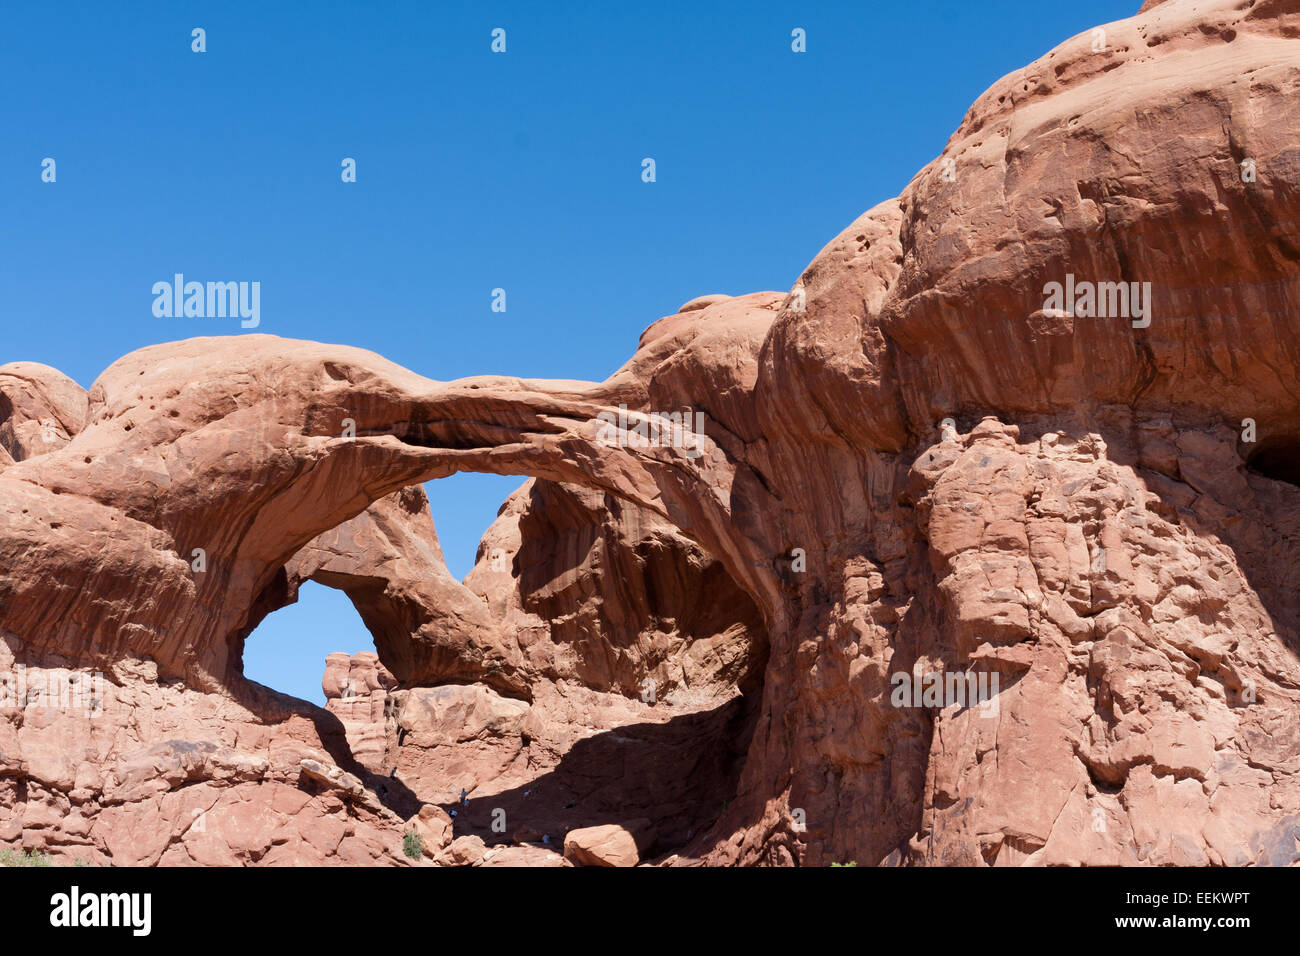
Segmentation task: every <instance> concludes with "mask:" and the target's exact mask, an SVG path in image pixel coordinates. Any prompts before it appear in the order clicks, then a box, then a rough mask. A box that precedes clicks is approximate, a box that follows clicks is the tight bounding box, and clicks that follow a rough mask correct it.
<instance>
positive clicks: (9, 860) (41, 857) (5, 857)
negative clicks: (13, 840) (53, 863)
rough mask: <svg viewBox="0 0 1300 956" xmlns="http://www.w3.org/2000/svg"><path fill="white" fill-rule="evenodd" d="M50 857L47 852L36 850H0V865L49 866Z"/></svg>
mask: <svg viewBox="0 0 1300 956" xmlns="http://www.w3.org/2000/svg"><path fill="white" fill-rule="evenodd" d="M49 865H50V857H49V855H48V854H45V853H40V852H38V851H36V850H27V851H25V852H23V853H18V852H15V851H14V850H0V866H49Z"/></svg>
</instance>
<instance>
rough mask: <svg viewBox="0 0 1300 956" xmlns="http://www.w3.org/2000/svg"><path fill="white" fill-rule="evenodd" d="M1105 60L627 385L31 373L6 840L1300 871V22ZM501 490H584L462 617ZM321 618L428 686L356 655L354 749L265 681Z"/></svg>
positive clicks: (224, 851) (3, 564)
mask: <svg viewBox="0 0 1300 956" xmlns="http://www.w3.org/2000/svg"><path fill="white" fill-rule="evenodd" d="M1104 37H1105V43H1104V46H1101V47H1097V48H1095V47H1096V36H1095V34H1093V33H1089V34H1084V35H1081V36H1079V37H1075V38H1073V39H1071V40H1068V41H1066V42H1065V43H1064V44H1062V45H1061V46H1059V47H1057V48H1056V49H1055V50H1053V51H1051V52H1049V53H1048V54H1047V55H1046V56H1044V57H1042V58H1041V59H1039V60H1038V61H1036V62H1035V63H1033V64H1031V65H1030V66H1028V67H1026V68H1025V69H1023V70H1020V71H1016V72H1015V73H1013V74H1010V75H1008V76H1007V77H1004V78H1003V79H1001V80H999V81H998V82H997V83H996V84H994V86H993V87H991V88H990V90H989V91H988V92H986V93H985V94H984V95H983V96H982V97H980V99H979V100H977V101H976V103H975V104H974V105H973V106H972V107H971V110H970V112H969V113H968V114H967V116H966V117H965V119H964V120H963V122H962V124H961V126H960V128H959V129H958V130H957V132H956V133H955V134H954V135H953V137H952V139H951V140H950V141H949V143H948V145H947V147H946V148H945V151H944V154H943V155H942V156H940V157H938V158H937V159H936V160H935V162H934V163H932V164H931V165H930V166H927V167H926V168H925V169H923V170H922V171H921V172H920V173H918V174H917V176H916V177H915V178H914V179H913V180H912V182H911V183H910V184H909V185H908V186H907V188H906V189H905V190H904V191H903V193H902V194H901V195H900V196H899V197H898V198H897V199H896V200H890V201H889V202H886V203H882V204H881V205H879V206H877V207H876V208H874V209H872V210H869V211H867V212H866V213H864V214H863V215H862V216H861V217H859V219H858V220H857V221H855V222H854V223H852V224H851V225H850V226H849V227H848V228H847V229H846V230H845V231H844V232H843V233H841V234H840V235H839V236H838V237H836V238H835V239H833V240H832V241H831V242H830V243H829V244H828V245H827V246H826V247H825V248H824V249H823V250H822V251H821V252H820V253H819V254H818V255H817V256H816V257H815V258H814V259H813V261H812V263H811V264H810V265H809V266H808V268H807V269H806V270H805V271H804V272H803V273H802V275H801V276H800V277H799V280H798V282H797V283H796V285H795V287H794V289H793V290H792V291H791V292H790V293H789V294H782V293H772V292H766V293H754V294H751V295H746V296H738V297H730V296H724V295H708V296H703V297H700V298H698V299H695V300H692V301H691V302H689V303H687V304H686V305H684V306H682V309H681V310H680V311H679V312H678V313H676V314H675V315H672V316H668V317H666V318H664V319H661V320H660V321H659V322H656V323H655V324H653V325H651V326H650V327H649V328H648V329H647V330H646V331H645V333H643V335H642V337H641V340H640V343H639V344H638V347H637V350H636V352H635V354H634V355H633V357H632V358H631V359H630V360H629V362H628V363H627V364H626V365H625V366H624V367H623V368H622V369H620V370H619V371H618V372H616V373H615V374H614V375H613V376H611V377H610V378H609V379H607V380H606V381H605V382H602V383H584V382H569V381H555V382H539V381H524V380H517V379H509V378H501V377H489V378H478V379H470V380H462V381H458V382H451V383H439V382H433V381H430V380H427V379H424V378H421V377H419V376H417V375H414V374H413V373H411V372H409V371H407V370H405V369H403V368H401V367H399V366H396V365H394V364H392V363H390V362H387V361H385V360H384V359H382V358H380V357H379V356H376V355H373V354H371V353H367V352H363V351H361V350H358V349H351V348H346V347H342V346H330V345H321V344H317V343H310V342H297V341H288V340H282V339H277V338H274V337H270V336H263V335H248V336H241V337H239V338H238V339H235V338H215V339H195V340H189V341H186V342H177V343H171V344H167V345H161V346H154V347H151V348H147V349H143V350H141V351H139V352H135V353H132V354H130V355H128V356H126V357H124V358H122V359H121V360H119V361H118V362H116V363H115V364H114V365H113V366H111V367H110V368H109V369H108V370H107V371H105V372H104V374H103V375H102V376H101V377H100V379H99V380H98V381H97V382H96V383H95V384H94V386H93V387H92V388H91V390H90V392H89V394H88V395H86V394H83V393H81V392H80V390H79V389H77V388H76V387H75V385H72V384H71V383H70V382H68V381H67V380H66V379H65V378H64V377H62V376H60V375H59V374H58V373H56V372H54V371H53V370H52V369H47V368H45V367H43V366H34V365H31V364H28V363H18V364H15V365H9V366H4V367H3V368H0V446H3V448H4V455H2V456H0V492H2V493H3V495H4V498H5V500H6V502H7V503H8V507H7V509H6V511H5V512H4V514H3V515H0V637H3V642H2V643H0V671H3V672H5V673H6V674H8V675H9V679H10V682H11V683H13V682H15V681H16V678H17V676H21V677H22V678H23V680H24V681H25V682H26V683H25V685H24V690H23V693H22V694H20V695H15V694H10V696H9V698H8V699H7V702H6V703H5V705H4V707H0V841H3V842H5V843H12V844H21V845H23V846H24V847H27V848H35V847H45V848H49V849H52V850H53V851H54V852H55V853H56V854H59V855H63V856H75V855H84V856H87V857H90V858H92V859H94V860H95V861H97V862H102V861H112V862H114V863H171V862H182V863H184V862H195V863H294V862H343V863H346V862H387V863H398V864H404V863H409V862H412V861H411V860H409V859H408V858H407V857H405V856H403V854H402V835H403V833H404V831H406V829H407V828H408V827H410V828H417V829H418V828H421V827H423V828H425V829H427V830H428V831H429V832H430V833H433V832H434V831H436V837H437V838H436V839H435V840H432V841H431V844H430V847H432V844H433V843H437V844H439V845H438V847H437V849H436V851H435V852H434V853H432V854H430V855H429V856H428V857H427V859H430V860H431V861H432V862H434V863H438V864H442V865H503V864H510V863H514V864H524V865H534V864H536V865H562V864H563V862H564V861H563V859H562V858H561V857H560V853H559V851H560V850H561V849H563V850H564V851H565V855H566V856H568V857H569V858H570V860H571V861H573V860H575V859H577V858H578V857H581V859H577V861H578V862H583V863H589V862H593V861H594V862H602V861H604V862H608V861H609V860H618V861H620V862H628V861H631V862H636V861H638V860H648V861H658V862H664V863H670V864H698V863H701V862H704V863H711V864H764V863H766V864H780V865H789V864H802V865H824V864H827V863H830V862H833V861H838V862H843V861H847V860H850V859H851V860H856V861H858V862H859V863H861V864H891V865H892V864H901V865H927V864H928V865H947V864H970V865H1015V864H1034V865H1038V864H1062V863H1083V864H1116V863H1118V864H1216V865H1218V864H1222V865H1242V864H1249V863H1254V864H1271V865H1289V864H1292V863H1294V862H1296V861H1297V859H1300V849H1297V833H1300V756H1297V754H1298V753H1300V731H1297V727H1300V719H1298V718H1300V661H1298V660H1297V654H1298V653H1300V597H1298V596H1297V595H1300V587H1298V585H1300V554H1298V553H1297V550H1296V549H1297V545H1296V542H1297V541H1300V398H1297V396H1296V392H1295V388H1294V382H1295V381H1296V380H1297V379H1298V378H1300V349H1298V348H1297V346H1296V343H1297V341H1298V340H1300V336H1298V335H1297V332H1298V331H1300V318H1298V317H1300V231H1298V230H1300V227H1298V226H1297V223H1300V150H1297V148H1296V146H1295V145H1294V144H1295V141H1296V131H1297V130H1298V129H1300V96H1297V92H1298V87H1300V44H1297V43H1296V42H1295V40H1296V39H1297V38H1298V37H1300V6H1297V5H1296V4H1295V3H1294V2H1291V0H1276V2H1256V3H1239V2H1237V0H1233V2H1231V3H1229V2H1224V0H1212V2H1201V0H1198V2H1195V3H1192V2H1191V0H1166V2H1163V3H1159V4H1147V5H1146V6H1145V7H1144V8H1143V11H1142V12H1141V13H1139V14H1138V15H1137V16H1135V17H1133V18H1131V19H1128V20H1124V21H1120V22H1117V23H1113V24H1107V25H1106V26H1105V28H1104ZM1119 283H1124V284H1125V285H1124V287H1123V292H1121V289H1120V286H1119V285H1118V284H1119ZM1131 283H1136V284H1137V285H1136V286H1133V285H1129V284H1131ZM1146 283H1149V286H1148V285H1146ZM1054 288H1055V292H1053V291H1052V290H1053V289H1054ZM1066 290H1068V294H1067V291H1066ZM1076 293H1077V294H1076ZM1103 302H1104V303H1105V306H1104V309H1105V311H1104V313H1103V312H1102V303H1103ZM683 411H685V412H686V415H685V416H684V417H683V415H682V413H683ZM672 416H675V417H672ZM701 416H702V417H701ZM346 419H350V420H351V422H352V423H353V424H354V425H355V434H353V433H352V431H351V430H350V429H348V428H345V425H344V421H345V420H346ZM464 470H469V471H486V472H496V473H501V474H527V475H531V476H533V477H534V479H535V480H534V481H533V482H532V483H530V484H529V485H528V486H527V487H525V488H524V489H521V490H520V492H518V493H517V494H516V495H514V496H513V497H512V498H511V499H510V500H509V501H507V502H506V504H505V505H504V506H503V509H502V512H501V515H500V517H499V519H498V521H497V523H496V524H495V525H494V526H493V527H492V528H491V529H490V530H489V532H488V534H487V535H486V536H485V538H484V542H483V546H482V548H481V550H480V555H479V562H478V564H477V566H476V567H475V569H474V571H473V572H472V573H471V574H470V575H469V576H468V577H467V579H466V581H465V582H464V583H461V582H457V581H455V580H454V579H452V578H451V576H450V575H449V574H448V573H447V572H446V568H445V565H444V564H443V562H442V559H441V553H440V551H439V550H438V548H437V539H436V535H435V533H434V530H433V525H432V521H431V520H430V519H429V517H428V513H427V504H426V503H425V502H424V499H423V495H422V493H421V492H420V491H419V489H418V487H413V486H416V485H418V483H419V482H423V481H426V480H430V479H433V478H438V477H443V476H446V475H448V474H451V473H452V472H455V471H464ZM307 579H313V580H318V581H320V582H321V583H324V584H327V585H330V586H333V587H338V588H341V589H342V590H344V591H345V592H347V593H348V595H349V596H350V597H351V598H352V600H353V601H354V603H355V604H356V605H357V607H358V609H359V611H360V613H361V615H362V617H363V620H365V622H366V624H367V626H368V627H369V629H370V630H371V633H372V634H373V635H374V638H375V645H376V648H377V650H378V660H382V661H383V668H386V669H387V670H386V671H385V670H384V669H383V668H381V666H380V665H379V663H378V660H371V659H369V658H366V659H363V660H361V661H358V660H357V659H356V658H351V659H348V660H347V661H346V662H345V661H344V660H343V659H342V658H341V657H334V658H332V659H331V660H330V661H329V662H328V665H327V672H326V677H325V687H326V692H327V695H328V696H329V697H330V707H329V709H328V710H322V709H320V708H315V707H312V706H311V705H309V704H306V703H304V702H301V701H293V700H290V699H288V698H285V697H283V696H281V695H278V694H275V693H273V692H271V691H268V690H267V689H266V688H262V687H260V686H259V685H255V684H252V683H250V682H248V681H247V680H246V679H245V678H244V677H243V675H242V667H241V657H242V647H243V641H244V639H245V638H246V637H247V636H248V634H249V633H250V632H251V631H252V630H253V628H254V627H256V625H257V623H258V622H259V621H260V620H261V619H262V618H263V617H264V616H265V615H266V614H267V613H269V612H270V611H272V610H274V609H275V608H277V607H280V606H283V605H284V604H285V603H288V602H290V601H292V600H294V599H295V598H296V593H297V587H298V586H299V585H300V584H301V582H302V581H304V580H307ZM385 674H391V680H390V679H389V678H388V677H385V676H384V675H385ZM98 675H102V677H101V676H98ZM345 682H347V683H346V684H345ZM353 682H357V683H358V684H364V686H365V688H366V691H367V692H366V694H365V695H364V697H365V700H364V702H363V701H362V696H363V695H361V694H360V692H359V690H358V693H357V695H356V696H355V697H351V696H350V697H347V698H346V699H345V697H344V692H345V690H346V689H348V688H352V687H353ZM70 688H78V689H83V688H84V690H79V693H80V696H79V697H78V701H79V703H77V704H75V705H74V704H72V703H70V702H66V701H64V700H62V699H61V697H60V695H61V694H63V693H64V692H69V693H70V692H71V691H70V690H69V689H70ZM434 810H438V811H440V812H445V813H446V819H447V820H449V821H450V832H449V833H448V832H446V830H447V828H445V827H441V826H435V823H438V822H440V821H441V818H440V817H437V816H436V814H434V812H433V811H434ZM453 811H454V812H455V815H454V816H453V815H452V812H453ZM199 819H202V820H203V821H204V825H203V827H202V828H200V829H196V823H195V821H197V820H199ZM634 824H635V825H634ZM593 828H594V829H595V830H596V831H597V832H596V833H595V834H593V833H592V832H591V831H592V830H593ZM633 830H635V834H636V837H635V839H634V840H633V843H634V844H636V845H635V847H634V849H633V850H629V849H628V847H627V845H626V844H627V841H626V840H625V839H623V837H624V836H627V835H628V834H629V833H631V832H632V831H633ZM421 832H423V831H421ZM539 834H540V839H539V838H538V835H539ZM620 834H622V835H621V836H620ZM448 838H449V839H448ZM570 838H571V839H570ZM512 842H513V843H514V844H516V845H513V846H507V845H506V844H508V843H512ZM489 844H491V845H489ZM570 846H572V847H573V848H574V849H573V850H572V852H570V850H569V847H570ZM584 854H585V855H584Z"/></svg>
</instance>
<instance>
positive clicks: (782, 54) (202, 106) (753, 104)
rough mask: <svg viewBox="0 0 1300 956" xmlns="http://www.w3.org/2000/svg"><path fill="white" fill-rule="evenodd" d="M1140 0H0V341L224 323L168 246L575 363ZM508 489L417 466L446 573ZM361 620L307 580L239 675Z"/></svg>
mask: <svg viewBox="0 0 1300 956" xmlns="http://www.w3.org/2000/svg"><path fill="white" fill-rule="evenodd" d="M1138 6H1139V3H1138V0H1125V2H1110V0H1107V2H1089V3H1084V4H1043V3H1041V2H1030V0H989V2H984V3H978V4H976V3H969V2H963V3H927V2H922V0H918V2H913V3H907V4H897V3H889V4H886V3H862V2H857V3H849V2H843V3H841V2H833V3H820V4H809V3H761V4H756V3H753V2H708V0H690V2H655V3H608V2H606V3H598V2H589V3H537V2H531V3H492V2H484V0H478V2H469V3H438V2H428V0H425V2H418V3H416V2H411V3H395V2H374V0H371V2H366V3H361V2H355V3H338V2H335V3H329V2H321V3H316V4H311V5H308V4H281V3H266V2H242V0H223V2H221V3H161V2H159V3H140V2H132V0H120V2H115V3H112V4H105V3H84V4H61V3H42V4H21V5H19V4H8V5H6V8H5V9H4V11H3V16H2V18H0V89H3V90H4V91H5V94H4V97H3V106H2V107H0V122H2V123H3V128H4V142H3V146H0V308H3V317H4V330H5V334H4V337H3V340H2V342H3V348H2V349H0V362H5V361H14V360H19V359H24V360H30V361H38V362H45V363H47V364H49V365H53V366H55V367H57V368H60V369H62V370H63V371H64V372H66V373H67V374H69V375H71V376H72V377H73V378H75V379H76V380H77V381H79V382H81V383H82V384H83V385H86V386H89V385H90V384H91V382H92V381H93V380H94V379H95V377H96V376H97V375H98V374H99V373H100V372H101V371H102V370H103V369H104V368H105V367H106V366H107V365H109V364H110V363H111V362H113V361H114V360H115V359H117V358H118V357H120V356H121V355H124V354H125V353H127V352H129V351H131V350H133V349H136V348H140V347H142V346H145V345H150V344H153V343H156V342H164V341H170V340H173V339H180V338H186V337H189V336H193V335H225V334H231V335H237V334H240V332H241V329H240V326H239V322H238V320H237V319H210V318H156V317H155V316H154V315H153V311H152V303H153V295H152V294H151V291H150V290H151V287H152V285H153V283H155V282H157V281H160V280H170V278H171V276H172V275H173V274H174V273H176V272H183V273H184V274H185V275H186V276H187V277H188V278H191V279H198V280H200V281H206V280H214V281H226V280H237V281H240V280H242V281H258V282H260V283H261V325H260V327H259V328H258V329H257V331H259V332H269V333H273V334H277V335H284V336H290V337H295V338H307V339H316V340H320V341H327V342H342V343H347V344H349V345H357V346H361V347H364V348H369V349H373V350H374V351H376V352H379V353H381V354H383V355H385V356H387V357H388V358H391V359H393V360H395V361H397V362H400V363H401V364H403V365H406V366H408V367H409V368H411V369H414V370H415V371H417V372H420V373H421V374H424V375H427V376H430V377H432V378H437V379H452V378H457V377H460V376H463V375H473V374H484V373H500V374H510V375H523V376H530V377H552V376H553V377H561V378H585V379H597V380H598V379H603V378H604V377H605V376H606V375H608V374H609V373H610V372H611V371H613V370H614V369H615V368H617V367H618V366H619V365H620V364H622V362H623V361H624V360H626V358H627V357H628V356H629V355H630V354H631V352H632V350H633V349H634V348H635V345H636V341H637V337H638V335H639V334H640V333H641V331H642V330H643V329H644V328H645V327H646V326H647V325H649V324H650V323H652V322H654V321H655V320H656V319H658V318H659V317H660V316H663V315H665V314H670V313H672V312H673V311H675V310H676V307H677V306H678V305H679V304H681V303H683V302H685V301H686V300H688V299H690V298H693V297H695V296H697V295H701V294H703V293H706V292H727V293H732V294H739V293H744V292H751V291H756V290H759V289H778V290H784V289H788V288H789V287H790V286H791V285H793V283H794V281H795V279H796V278H797V277H798V275H799V272H800V271H801V270H802V268H803V267H804V266H805V265H806V264H807V263H808V261H809V260H810V259H811V258H812V257H813V256H814V255H815V254H816V252H817V251H818V250H819V249H820V248H821V246H822V245H823V244H825V242H827V241H828V240H829V239H830V238H831V237H833V236H834V235H835V234H836V233H838V232H839V231H840V230H841V229H842V228H843V227H844V226H846V225H847V224H848V223H849V222H851V221H852V220H853V219H854V218H855V217H856V216H857V215H858V214H859V213H860V212H862V211H863V210H865V209H867V208H869V207H871V206H873V205H875V204H876V203H877V202H880V201H881V200H883V199H887V198H889V197H891V196H894V195H896V194H897V193H898V192H899V191H900V190H901V189H902V188H903V186H905V185H906V183H907V182H908V180H909V179H910V178H911V176H912V175H913V173H915V171H916V170H917V169H919V168H920V167H921V166H923V165H924V164H925V163H927V162H929V161H930V160H931V159H932V158H933V157H934V156H935V155H937V154H938V153H939V152H940V151H941V150H942V148H943V145H944V143H945V141H946V140H947V138H948V136H949V135H950V133H951V132H952V130H953V129H954V128H955V127H956V126H957V124H958V123H959V122H960V121H961V118H962V116H963V115H964V113H965V111H966V109H967V107H968V106H969V105H970V103H971V102H972V101H973V100H974V99H975V98H976V97H977V96H978V95H979V94H980V93H981V92H983V90H984V89H986V88H987V87H988V86H989V85H990V84H992V83H993V82H994V81H995V80H996V79H998V78H999V77H1000V76H1002V75H1004V74H1005V73H1007V72H1009V71H1011V70H1013V69H1016V68H1018V67H1020V66H1023V65H1024V64H1026V63H1028V62H1029V61H1031V60H1033V59H1034V58H1036V57H1037V56H1039V55H1041V54H1042V53H1044V52H1046V51H1047V50H1049V49H1050V48H1051V47H1053V46H1055V45H1056V44H1057V43H1059V42H1061V41H1062V40H1065V39H1067V38H1068V37H1070V36H1072V35H1074V34H1077V33H1081V32H1083V31H1085V30H1087V29H1089V28H1090V27H1092V26H1094V25H1096V24H1099V23H1105V22H1108V21H1111V20H1116V19H1120V18H1123V17H1126V16H1129V15H1131V14H1133V13H1135V12H1136V10H1137V7H1138ZM195 27H202V28H203V29H204V30H205V31H206V45H207V51H206V52H204V53H195V52H192V51H191V42H192V41H191V31H192V29H194V28H195ZM497 27H501V28H504V29H505V31H506V52H505V53H504V54H495V53H492V52H491V50H490V44H491V31H492V30H493V29H494V28H497ZM796 27H800V28H803V29H804V30H805V31H806V34H807V52H806V53H794V52H792V51H791V30H793V29H794V28H796ZM46 157H51V158H53V159H54V160H55V162H56V164H57V165H56V175H57V179H56V181H55V182H54V183H44V182H42V181H41V164H42V160H43V159H44V158H46ZM345 157H351V158H353V159H354V160H355V161H356V164H357V181H356V182H355V183H343V182H342V181H341V178H340V170H341V166H340V164H341V162H342V160H343V159H344V158H345ZM646 157H652V158H653V159H654V160H655V163H656V181H655V182H654V183H645V182H642V178H641V169H642V166H641V163H642V160H643V159H644V158H646ZM495 288H503V289H505V290H506V306H507V308H506V311H505V312H504V313H500V312H493V311H491V296H492V290H493V289H495ZM517 484H518V480H517V479H510V478H501V477H497V476H457V477H455V478H452V479H447V480H444V481H441V482H436V483H433V484H431V485H430V486H429V491H430V495H431V499H432V509H433V516H434V520H435V522H436V523H437V526H438V531H439V534H440V537H441V539H442V542H443V547H444V549H445V551H446V553H447V557H448V563H449V564H450V566H451V569H452V571H453V573H455V574H457V575H458V576H459V575H464V574H465V572H466V571H468V569H469V567H470V565H471V563H472V560H473V555H474V550H475V548H476V546H477V543H478V539H479V537H480V535H481V534H482V532H483V530H484V529H485V528H486V527H487V525H488V524H490V523H491V521H492V520H493V518H494V517H495V514H496V510H497V508H498V506H499V505H500V502H501V500H502V499H503V498H504V497H505V495H506V494H508V493H509V491H510V490H511V489H512V488H514V487H516V486H517ZM371 647H372V645H371V642H370V639H369V635H368V634H367V633H366V632H365V629H364V628H363V627H362V625H361V621H360V618H358V617H357V615H356V613H355V612H354V611H352V610H351V607H350V605H348V604H347V602H346V600H345V599H343V598H342V597H341V596H340V595H336V594H334V593H333V592H329V591H328V590H327V589H325V588H321V587H319V586H314V585H313V586H311V587H309V588H307V589H305V590H304V593H303V600H302V602H301V603H300V604H299V605H298V606H296V607H291V608H286V609H284V610H282V611H279V612H277V613H276V614H274V615H272V616H271V617H270V618H268V619H267V621H266V622H264V623H263V625H262V626H261V627H259V628H258V630H257V631H256V632H255V634H254V635H253V636H252V637H251V638H250V640H249V645H248V651H247V655H246V671H247V673H248V674H249V675H250V676H252V677H254V678H255V679H257V680H260V681H262V682H263V683H267V684H269V685H271V686H273V687H275V688H277V689H279V690H283V691H287V692H289V693H293V694H296V695H297V696H301V697H305V698H307V699H311V700H318V701H319V700H320V699H321V698H320V676H321V673H322V671H323V669H324V664H323V660H324V656H325V654H327V653H329V652H330V651H334V650H347V651H352V652H355V651H357V650H363V649H370V648H371Z"/></svg>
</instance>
